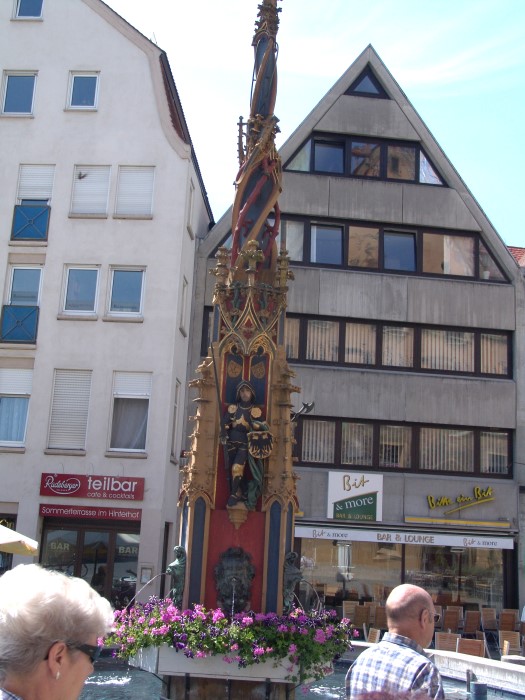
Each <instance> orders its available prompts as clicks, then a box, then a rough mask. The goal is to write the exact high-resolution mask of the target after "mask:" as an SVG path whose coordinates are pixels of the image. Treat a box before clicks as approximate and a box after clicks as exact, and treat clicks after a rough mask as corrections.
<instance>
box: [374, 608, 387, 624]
mask: <svg viewBox="0 0 525 700" xmlns="http://www.w3.org/2000/svg"><path fill="white" fill-rule="evenodd" d="M374 625H375V626H376V627H378V628H379V629H380V630H386V629H388V624H387V621H386V609H385V606H384V605H378V606H377V608H376V614H375V621H374Z"/></svg>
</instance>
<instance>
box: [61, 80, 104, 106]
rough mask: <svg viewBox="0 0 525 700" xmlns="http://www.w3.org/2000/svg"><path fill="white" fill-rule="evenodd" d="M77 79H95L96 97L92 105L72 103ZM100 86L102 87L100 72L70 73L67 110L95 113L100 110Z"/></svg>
mask: <svg viewBox="0 0 525 700" xmlns="http://www.w3.org/2000/svg"><path fill="white" fill-rule="evenodd" d="M75 78H95V80H96V86H95V95H94V98H93V104H92V105H74V104H73V103H72V99H73V88H74V85H75ZM99 86H100V71H70V72H69V81H68V89H67V103H66V109H68V110H73V111H74V112H78V111H81V112H86V111H87V112H95V111H96V110H97V109H98V93H99Z"/></svg>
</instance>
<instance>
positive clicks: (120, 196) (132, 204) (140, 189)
mask: <svg viewBox="0 0 525 700" xmlns="http://www.w3.org/2000/svg"><path fill="white" fill-rule="evenodd" d="M154 175H155V168H154V167H152V166H131V165H121V166H120V167H119V170H118V183H117V199H116V205H115V216H126V217H135V218H151V216H152V214H153V182H154Z"/></svg>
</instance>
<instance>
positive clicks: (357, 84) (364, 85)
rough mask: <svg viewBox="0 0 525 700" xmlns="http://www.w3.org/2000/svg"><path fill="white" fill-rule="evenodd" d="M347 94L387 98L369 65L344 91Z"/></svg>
mask: <svg viewBox="0 0 525 700" xmlns="http://www.w3.org/2000/svg"><path fill="white" fill-rule="evenodd" d="M346 94H347V95H358V96H362V97H379V98H381V99H386V100H387V99H388V95H387V94H386V92H385V90H384V88H383V86H382V85H381V83H380V82H379V80H378V79H377V78H376V76H375V75H374V74H373V72H372V69H371V68H370V67H368V68H365V70H364V71H363V72H362V73H361V74H360V75H359V77H358V78H356V80H354V82H353V83H352V84H351V85H350V87H349V88H348V90H347V91H346Z"/></svg>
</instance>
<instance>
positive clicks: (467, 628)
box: [463, 610, 481, 637]
mask: <svg viewBox="0 0 525 700" xmlns="http://www.w3.org/2000/svg"><path fill="white" fill-rule="evenodd" d="M480 627H481V613H480V612H479V610H467V611H466V613H465V619H464V621H463V636H464V637H475V636H476V632H477V631H478V630H479V629H480Z"/></svg>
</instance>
